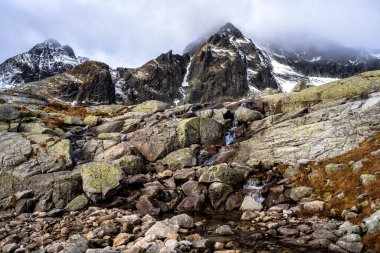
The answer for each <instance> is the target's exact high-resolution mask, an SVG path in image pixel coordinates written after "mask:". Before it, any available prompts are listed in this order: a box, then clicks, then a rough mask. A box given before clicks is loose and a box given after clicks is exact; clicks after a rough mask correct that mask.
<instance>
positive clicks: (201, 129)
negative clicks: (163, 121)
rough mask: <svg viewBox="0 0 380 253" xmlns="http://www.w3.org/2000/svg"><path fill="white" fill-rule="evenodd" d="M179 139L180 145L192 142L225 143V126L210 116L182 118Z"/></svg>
mask: <svg viewBox="0 0 380 253" xmlns="http://www.w3.org/2000/svg"><path fill="white" fill-rule="evenodd" d="M177 131H178V141H179V144H180V146H182V147H187V146H189V145H191V144H202V145H212V144H214V145H215V144H220V145H222V144H223V141H224V139H223V136H224V131H223V126H222V125H221V124H220V123H218V122H217V121H215V120H213V119H210V118H199V117H195V118H190V119H184V120H181V121H180V122H179V124H178V128H177Z"/></svg>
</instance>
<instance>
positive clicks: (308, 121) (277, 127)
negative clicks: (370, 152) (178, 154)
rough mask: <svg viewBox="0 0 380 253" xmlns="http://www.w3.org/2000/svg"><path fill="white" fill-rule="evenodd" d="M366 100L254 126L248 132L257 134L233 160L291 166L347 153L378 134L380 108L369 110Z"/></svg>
mask: <svg viewBox="0 0 380 253" xmlns="http://www.w3.org/2000/svg"><path fill="white" fill-rule="evenodd" d="M378 99H379V98H378ZM368 100H369V99H364V100H360V101H356V102H348V103H345V104H342V105H338V106H333V107H330V108H326V109H322V110H316V111H312V112H310V113H308V114H306V115H304V116H302V117H297V118H295V119H292V118H291V117H290V118H288V119H286V114H285V117H284V115H282V116H283V117H284V119H285V120H283V121H278V122H276V118H277V116H276V117H275V116H273V117H270V118H265V119H264V120H262V121H257V122H254V123H253V124H252V125H251V129H252V130H254V131H257V133H256V134H254V135H253V136H252V138H250V139H249V140H247V141H244V142H241V143H240V144H239V145H238V152H237V156H236V157H235V158H234V160H235V161H240V162H242V161H243V162H245V161H248V160H249V159H250V158H255V159H258V160H261V161H266V162H268V163H269V164H274V163H285V164H294V163H296V162H297V161H298V160H301V159H308V160H317V159H321V160H322V159H326V158H330V157H335V156H338V155H340V154H344V153H347V152H348V151H349V150H351V149H353V148H355V147H357V146H358V145H359V144H360V143H361V142H363V141H364V140H365V139H366V138H368V137H369V136H370V135H372V134H373V133H374V132H376V131H378V130H379V123H380V118H379V117H378V115H379V113H380V106H379V104H377V105H376V104H375V105H373V106H370V107H368V106H366V104H367V103H368ZM379 101H380V99H379ZM291 114H292V113H289V114H288V116H289V115H291ZM270 122H272V123H270ZM294 140H296V141H294Z"/></svg>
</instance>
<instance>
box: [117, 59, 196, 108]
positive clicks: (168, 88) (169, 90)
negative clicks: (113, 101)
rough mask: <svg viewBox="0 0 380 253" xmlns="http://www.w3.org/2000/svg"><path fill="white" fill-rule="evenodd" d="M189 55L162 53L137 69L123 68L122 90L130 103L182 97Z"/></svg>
mask: <svg viewBox="0 0 380 253" xmlns="http://www.w3.org/2000/svg"><path fill="white" fill-rule="evenodd" d="M188 62H189V55H184V56H181V55H178V54H173V53H172V51H169V52H167V53H165V54H161V55H160V56H159V57H157V58H156V59H154V60H151V61H149V62H147V63H146V64H144V65H143V66H141V67H140V68H136V69H124V70H121V76H122V79H123V80H122V82H123V84H122V85H121V91H122V93H123V94H124V97H125V98H126V100H127V101H128V102H129V103H140V102H144V101H146V100H151V99H155V100H161V101H165V102H173V101H174V100H175V99H180V98H181V97H182V95H181V93H180V90H179V88H180V86H181V82H182V80H183V78H184V76H185V72H186V65H187V64H188Z"/></svg>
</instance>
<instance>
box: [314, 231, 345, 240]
mask: <svg viewBox="0 0 380 253" xmlns="http://www.w3.org/2000/svg"><path fill="white" fill-rule="evenodd" d="M311 236H312V237H313V238H314V239H327V240H329V241H332V242H335V241H337V240H338V237H337V236H336V235H335V234H334V233H333V232H331V231H329V230H322V229H321V230H316V231H314V232H313V233H312V234H311Z"/></svg>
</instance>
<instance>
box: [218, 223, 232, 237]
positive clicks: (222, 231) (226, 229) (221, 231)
mask: <svg viewBox="0 0 380 253" xmlns="http://www.w3.org/2000/svg"><path fill="white" fill-rule="evenodd" d="M215 234H216V235H233V234H234V231H232V229H231V227H230V226H228V225H222V226H220V227H218V228H217V229H216V230H215Z"/></svg>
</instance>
